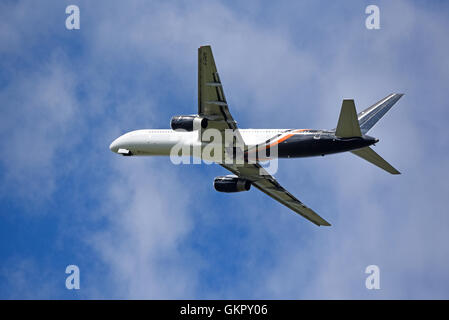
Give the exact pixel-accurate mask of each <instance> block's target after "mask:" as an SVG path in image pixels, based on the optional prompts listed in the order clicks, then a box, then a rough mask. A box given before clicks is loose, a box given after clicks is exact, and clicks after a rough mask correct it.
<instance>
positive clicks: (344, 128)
mask: <svg viewBox="0 0 449 320" xmlns="http://www.w3.org/2000/svg"><path fill="white" fill-rule="evenodd" d="M335 135H336V136H337V137H341V138H351V137H361V136H362V132H361V131H360V125H359V120H358V119H357V112H356V111H355V104H354V100H343V103H342V105H341V111H340V117H339V118H338V124H337V129H335Z"/></svg>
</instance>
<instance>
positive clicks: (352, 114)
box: [109, 46, 403, 226]
mask: <svg viewBox="0 0 449 320" xmlns="http://www.w3.org/2000/svg"><path fill="white" fill-rule="evenodd" d="M402 95H403V94H397V93H393V94H390V95H388V96H386V97H385V98H383V99H381V100H380V101H378V102H376V103H375V104H373V105H372V106H370V107H369V108H367V109H365V110H363V111H362V112H360V113H358V114H357V112H356V108H355V103H354V100H352V99H345V100H343V103H342V106H341V111H340V116H339V119H338V123H337V127H336V128H334V129H331V130H313V129H240V128H238V127H237V122H236V121H235V120H234V118H233V117H232V116H231V113H230V112H229V108H228V103H227V101H226V98H225V95H224V91H223V86H222V83H221V81H220V77H219V75H218V72H217V68H216V65H215V60H214V57H213V54H212V49H211V47H210V46H201V47H200V48H199V49H198V113H197V114H194V115H185V116H174V117H172V119H171V122H170V126H171V129H143V130H135V131H131V132H128V133H126V134H124V135H122V136H120V137H118V138H117V139H115V140H114V141H113V142H112V143H111V145H110V146H109V148H110V150H111V151H113V152H115V153H118V154H120V155H123V156H170V155H171V154H172V153H173V150H174V148H175V147H180V146H181V148H183V147H187V149H188V150H191V148H192V146H193V147H198V148H199V150H200V152H199V153H197V154H195V152H193V153H194V154H193V157H196V158H204V159H205V160H207V159H208V160H211V161H212V162H215V163H218V164H219V165H221V166H223V167H224V168H226V169H227V170H229V171H230V172H231V173H232V174H231V175H225V176H220V177H216V178H215V179H214V187H215V189H216V190H217V191H219V192H241V191H248V190H250V188H251V186H254V187H256V188H257V189H259V190H261V191H262V192H264V193H266V194H267V195H268V196H270V197H272V198H273V199H275V200H277V201H278V202H280V203H281V204H283V205H285V206H286V207H288V208H290V209H291V210H292V211H294V212H296V213H298V214H300V215H301V216H303V217H304V218H306V219H308V220H310V221H311V222H313V223H314V224H316V225H317V226H330V225H331V224H330V223H329V222H328V221H326V220H325V219H323V218H322V217H320V216H319V215H318V214H317V213H316V212H315V211H313V210H312V209H310V208H308V207H307V206H305V205H304V204H303V203H302V202H301V201H299V200H298V199H297V198H296V197H295V196H293V195H292V194H291V193H290V192H288V191H287V190H286V189H284V188H283V187H282V186H281V185H280V184H279V183H278V182H277V181H276V179H275V178H274V177H273V176H272V175H271V174H270V173H269V172H268V171H267V170H265V169H264V167H263V166H262V165H261V163H262V164H263V162H264V161H266V160H273V159H278V158H300V157H312V156H324V155H328V154H334V153H339V152H346V151H350V152H351V153H353V154H355V155H357V156H359V157H361V158H362V159H365V160H367V161H369V162H370V163H372V164H374V165H376V166H378V167H379V168H381V169H383V170H385V171H387V172H389V173H391V174H400V172H399V171H397V170H396V169H395V168H393V167H392V166H391V165H390V164H389V163H388V162H386V161H385V160H384V159H383V158H382V157H380V156H379V155H378V154H377V153H376V152H375V151H374V150H373V149H371V148H370V146H371V145H374V144H375V143H377V142H378V141H379V139H376V138H373V137H371V136H368V135H367V132H368V131H369V130H370V129H371V128H372V127H373V126H374V125H375V124H376V123H377V122H378V121H379V119H381V118H382V117H383V116H384V115H385V113H386V112H387V111H388V110H390V108H391V107H392V106H393V105H394V104H395V103H396V102H397V101H398V100H399V99H400V98H401V97H402ZM208 130H209V131H213V132H215V133H216V132H218V133H219V134H220V135H221V137H223V136H225V135H226V134H227V133H229V132H230V133H232V135H233V138H232V139H231V140H230V139H213V140H212V139H207V138H205V136H206V133H207V132H208ZM215 138H216V137H215ZM229 141H231V142H229ZM210 144H213V145H214V148H215V149H214V150H218V151H219V152H217V156H215V155H214V154H213V152H211V153H210V155H209V156H208V155H207V154H205V153H204V152H201V151H204V150H205V148H207V146H208V145H209V146H210ZM182 150H184V149H182ZM273 150H274V151H275V152H272V151H273ZM262 151H263V152H262ZM237 155H241V156H242V157H237ZM237 158H239V159H241V161H236V159H237Z"/></svg>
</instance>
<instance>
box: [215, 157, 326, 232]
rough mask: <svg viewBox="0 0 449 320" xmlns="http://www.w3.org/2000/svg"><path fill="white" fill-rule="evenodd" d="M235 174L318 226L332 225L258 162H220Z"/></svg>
mask: <svg viewBox="0 0 449 320" xmlns="http://www.w3.org/2000/svg"><path fill="white" fill-rule="evenodd" d="M220 165H221V166H223V167H224V168H226V169H228V170H229V171H231V172H232V173H234V174H235V175H237V176H239V177H241V178H244V179H247V180H249V181H251V183H252V184H253V185H254V186H255V187H256V188H257V189H259V190H260V191H262V192H264V193H266V194H267V195H269V196H270V197H272V198H273V199H275V200H277V201H279V202H280V203H282V204H283V205H284V206H286V207H288V208H290V209H291V210H293V211H295V212H296V213H298V214H300V215H302V216H303V217H304V218H306V219H308V220H310V221H312V222H313V223H314V224H316V225H318V226H330V223H329V222H327V221H326V220H324V219H323V218H321V217H320V216H319V215H318V214H316V213H315V212H314V211H313V210H312V209H310V208H308V207H306V206H305V205H304V204H303V203H302V202H301V201H299V200H298V199H296V198H295V197H294V196H293V195H292V194H291V193H290V192H288V191H287V190H285V189H284V188H283V187H282V186H281V185H280V184H279V183H278V182H277V181H276V179H274V177H272V176H271V175H270V174H269V173H268V172H267V171H266V170H265V169H264V168H262V167H261V166H260V164H258V163H245V164H244V165H234V164H220Z"/></svg>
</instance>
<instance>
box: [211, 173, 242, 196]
mask: <svg viewBox="0 0 449 320" xmlns="http://www.w3.org/2000/svg"><path fill="white" fill-rule="evenodd" d="M214 188H215V190H217V191H219V192H241V191H248V190H249V189H250V188H251V181H249V180H245V179H242V178H239V177H237V176H234V175H227V176H222V177H216V178H215V180H214Z"/></svg>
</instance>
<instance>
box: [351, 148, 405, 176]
mask: <svg viewBox="0 0 449 320" xmlns="http://www.w3.org/2000/svg"><path fill="white" fill-rule="evenodd" d="M351 152H352V153H353V154H355V155H356V156H359V157H360V158H363V159H365V160H366V161H368V162H371V163H372V164H374V165H375V166H378V167H379V168H381V169H384V170H385V171H387V172H389V173H391V174H401V173H400V172H399V171H398V170H396V169H395V168H393V167H392V166H391V165H390V164H389V163H388V162H387V161H385V160H384V159H383V158H382V157H381V156H379V155H378V154H377V153H376V152H375V151H374V150H373V149H371V148H370V147H365V148H362V149H359V150H354V151H351Z"/></svg>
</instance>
